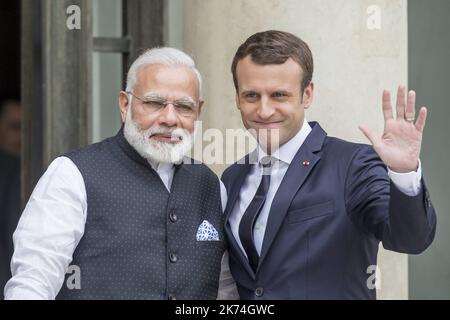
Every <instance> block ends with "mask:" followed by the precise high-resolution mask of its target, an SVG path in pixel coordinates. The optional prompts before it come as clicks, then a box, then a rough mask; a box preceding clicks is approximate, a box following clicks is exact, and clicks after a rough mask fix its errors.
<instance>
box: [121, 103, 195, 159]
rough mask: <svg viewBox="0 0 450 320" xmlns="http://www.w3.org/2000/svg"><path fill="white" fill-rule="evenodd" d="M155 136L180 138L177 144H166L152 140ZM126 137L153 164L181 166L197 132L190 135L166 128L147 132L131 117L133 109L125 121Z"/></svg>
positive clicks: (178, 129) (129, 110) (184, 131)
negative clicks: (167, 135)
mask: <svg viewBox="0 0 450 320" xmlns="http://www.w3.org/2000/svg"><path fill="white" fill-rule="evenodd" d="M153 134H171V135H172V136H173V137H180V138H181V139H180V141H179V142H177V143H166V142H162V141H155V140H151V139H150V137H151V136H152V135H153ZM124 135H125V139H126V140H127V141H128V143H129V144H130V145H131V146H132V147H133V148H134V149H135V150H136V151H137V152H138V153H139V155H140V156H141V157H143V158H145V159H147V160H149V161H151V162H156V163H173V164H179V163H181V162H182V161H183V158H184V157H185V156H186V155H187V154H188V153H189V152H190V151H191V149H192V146H193V140H194V139H193V137H194V135H195V132H194V133H192V134H190V133H189V132H188V131H187V130H185V129H182V128H176V129H170V128H168V127H165V126H152V127H150V128H148V129H146V130H143V129H141V128H139V126H138V125H137V124H136V122H134V121H133V119H132V116H131V108H128V111H127V116H126V119H125V126H124Z"/></svg>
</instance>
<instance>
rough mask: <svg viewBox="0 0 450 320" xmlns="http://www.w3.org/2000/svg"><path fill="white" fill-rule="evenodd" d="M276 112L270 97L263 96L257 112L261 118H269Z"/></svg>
mask: <svg viewBox="0 0 450 320" xmlns="http://www.w3.org/2000/svg"><path fill="white" fill-rule="evenodd" d="M274 113H275V109H274V108H273V105H272V104H271V102H270V100H269V99H268V98H265V97H263V98H261V102H260V104H259V107H258V110H256V114H257V115H258V117H259V118H260V119H261V120H267V119H269V118H270V117H272V115H273V114H274Z"/></svg>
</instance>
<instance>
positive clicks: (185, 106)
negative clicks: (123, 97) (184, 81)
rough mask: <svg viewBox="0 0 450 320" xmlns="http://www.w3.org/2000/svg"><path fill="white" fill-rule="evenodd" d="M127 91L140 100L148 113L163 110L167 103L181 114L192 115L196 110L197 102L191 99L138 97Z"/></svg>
mask: <svg viewBox="0 0 450 320" xmlns="http://www.w3.org/2000/svg"><path fill="white" fill-rule="evenodd" d="M127 93H128V94H131V95H132V96H133V97H135V98H136V99H138V100H140V101H141V102H142V106H143V107H144V109H145V110H146V111H147V112H149V113H158V112H160V111H161V110H163V109H164V108H165V107H166V106H167V105H168V104H171V105H173V107H174V109H175V111H176V112H177V113H178V114H180V115H182V116H192V115H193V114H194V113H195V112H196V111H197V104H195V103H194V102H192V101H188V100H175V101H168V100H164V99H161V98H158V97H149V98H140V97H138V96H136V95H134V94H133V93H132V92H130V91H127Z"/></svg>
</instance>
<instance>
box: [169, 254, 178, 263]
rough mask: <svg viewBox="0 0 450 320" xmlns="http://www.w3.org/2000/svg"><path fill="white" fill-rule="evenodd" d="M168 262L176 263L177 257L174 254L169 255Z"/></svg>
mask: <svg viewBox="0 0 450 320" xmlns="http://www.w3.org/2000/svg"><path fill="white" fill-rule="evenodd" d="M169 260H170V262H172V263H175V262H177V260H178V258H177V255H176V254H175V253H171V254H169Z"/></svg>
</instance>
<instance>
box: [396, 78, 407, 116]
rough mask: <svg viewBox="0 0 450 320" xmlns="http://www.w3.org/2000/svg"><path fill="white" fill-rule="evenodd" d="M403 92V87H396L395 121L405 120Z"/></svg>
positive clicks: (404, 89)
mask: <svg viewBox="0 0 450 320" xmlns="http://www.w3.org/2000/svg"><path fill="white" fill-rule="evenodd" d="M405 91H406V88H405V86H404V85H400V86H399V87H398V90H397V103H396V109H397V119H404V118H405V108H406V102H405Z"/></svg>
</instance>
